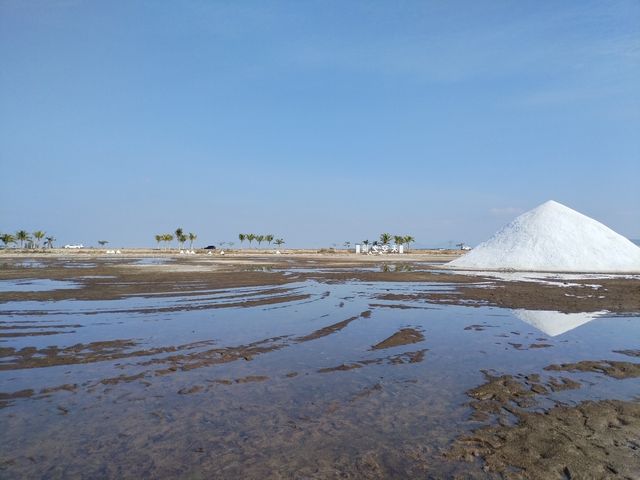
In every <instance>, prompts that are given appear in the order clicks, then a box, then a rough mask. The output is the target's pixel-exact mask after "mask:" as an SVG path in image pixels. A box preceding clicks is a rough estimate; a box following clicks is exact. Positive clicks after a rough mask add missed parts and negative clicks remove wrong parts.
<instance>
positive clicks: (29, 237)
mask: <svg viewBox="0 0 640 480" xmlns="http://www.w3.org/2000/svg"><path fill="white" fill-rule="evenodd" d="M46 235H47V234H46V233H45V232H43V231H42V230H36V231H35V232H33V233H29V232H27V231H26V230H18V231H17V232H16V233H15V234H11V233H3V234H1V235H0V241H2V243H4V246H5V247H9V246H11V245H13V246H14V247H18V246H19V248H35V249H38V248H40V244H41V242H42V240H43V239H44V243H42V246H43V247H47V248H53V242H55V240H56V239H55V238H54V237H51V236H49V237H47V236H46Z"/></svg>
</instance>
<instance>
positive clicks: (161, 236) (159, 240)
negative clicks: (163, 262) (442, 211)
mask: <svg viewBox="0 0 640 480" xmlns="http://www.w3.org/2000/svg"><path fill="white" fill-rule="evenodd" d="M155 239H156V242H157V243H158V250H159V249H160V242H162V241H163V240H164V235H156V236H155Z"/></svg>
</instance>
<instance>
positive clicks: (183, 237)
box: [155, 228, 198, 250]
mask: <svg viewBox="0 0 640 480" xmlns="http://www.w3.org/2000/svg"><path fill="white" fill-rule="evenodd" d="M174 238H175V239H176V240H177V241H178V244H179V246H180V248H181V249H182V248H184V244H185V242H186V241H187V240H189V250H192V249H193V242H195V241H196V239H197V238H198V235H196V234H195V233H192V232H189V233H185V232H184V230H183V229H182V228H176V231H175V232H173V233H161V234H158V235H156V236H155V239H156V242H157V243H158V248H160V242H166V243H171V242H173V239H174Z"/></svg>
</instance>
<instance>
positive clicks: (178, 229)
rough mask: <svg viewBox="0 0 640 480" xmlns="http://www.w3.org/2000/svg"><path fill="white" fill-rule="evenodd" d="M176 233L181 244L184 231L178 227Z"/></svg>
mask: <svg viewBox="0 0 640 480" xmlns="http://www.w3.org/2000/svg"><path fill="white" fill-rule="evenodd" d="M174 233H175V234H176V240H177V241H178V243H180V237H181V236H183V235H184V231H183V230H182V229H181V228H179V227H178V228H176V231H175V232H174Z"/></svg>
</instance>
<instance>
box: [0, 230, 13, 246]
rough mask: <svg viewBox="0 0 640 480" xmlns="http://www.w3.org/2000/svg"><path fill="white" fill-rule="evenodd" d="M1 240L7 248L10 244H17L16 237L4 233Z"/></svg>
mask: <svg viewBox="0 0 640 480" xmlns="http://www.w3.org/2000/svg"><path fill="white" fill-rule="evenodd" d="M0 240H2V243H4V246H5V247H8V246H9V244H10V243H16V237H14V236H13V235H11V234H10V233H3V234H2V236H0Z"/></svg>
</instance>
